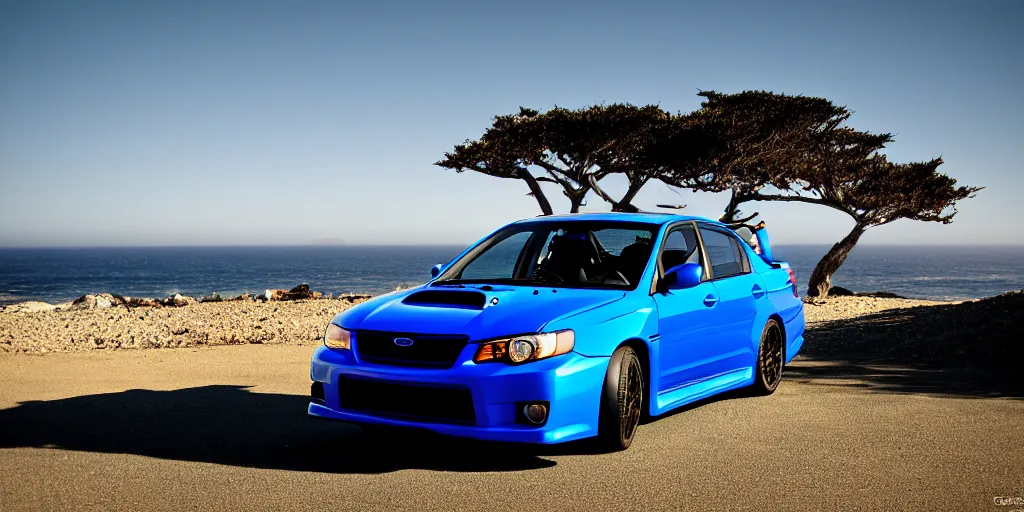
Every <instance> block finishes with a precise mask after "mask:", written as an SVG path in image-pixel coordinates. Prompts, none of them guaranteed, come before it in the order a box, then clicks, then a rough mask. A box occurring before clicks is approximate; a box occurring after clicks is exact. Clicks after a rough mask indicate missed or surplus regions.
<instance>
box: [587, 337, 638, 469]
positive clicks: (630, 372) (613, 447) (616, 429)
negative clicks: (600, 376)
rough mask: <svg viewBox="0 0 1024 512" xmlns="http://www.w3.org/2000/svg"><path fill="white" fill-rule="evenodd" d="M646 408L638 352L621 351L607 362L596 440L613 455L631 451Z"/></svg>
mask: <svg viewBox="0 0 1024 512" xmlns="http://www.w3.org/2000/svg"><path fill="white" fill-rule="evenodd" d="M643 405H644V371H643V366H642V365H641V364H640V359H639V358H638V357H637V356H636V352H634V351H633V349H632V348H630V347H619V348H618V349H617V350H616V351H615V353H613V354H612V357H611V360H610V361H609V362H608V372H607V373H606V374H605V379H604V389H603V390H602V392H601V412H600V418H599V420H598V429H597V437H598V440H599V442H600V443H601V445H602V447H604V448H605V449H607V450H610V451H619V450H625V449H626V448H629V445H630V444H632V443H633V437H634V436H635V435H636V430H637V427H638V426H639V425H640V415H641V413H642V411H643Z"/></svg>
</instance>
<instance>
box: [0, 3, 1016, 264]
mask: <svg viewBox="0 0 1024 512" xmlns="http://www.w3.org/2000/svg"><path fill="white" fill-rule="evenodd" d="M895 4H896V3H895V2H847V3H842V4H832V5H825V3H824V2H804V3H799V2H791V3H777V4H772V5H768V3H766V2H700V3H684V2H654V3H645V2H623V3H619V4H612V3H594V2H589V3H585V2H578V3H564V4H557V5H556V4H555V3H553V2H535V3H534V2H505V3H504V5H486V3H482V2H479V3H468V2H467V3H463V4H458V3H423V2H372V5H371V3H366V5H351V4H348V3H343V2H255V1H245V2H217V1H208V2H207V1H204V2H200V1H185V2H156V1H149V2H131V1H125V2H104V1H71V2H48V1H21V2H12V1H8V0H4V1H2V2H0V246H43V245H179V244H189V245H192V244H201V245H208V244H214V245H225V244H226V245H231V244H308V243H317V242H322V241H341V242H345V243H350V244H423V243H437V244H450V243H454V244H465V243H469V242H471V241H473V240H475V239H476V238H478V237H480V236H483V235H484V234H486V233H488V232H489V231H491V230H492V229H494V228H496V227H498V226H500V225H501V224H504V223H506V222H508V221H512V220H515V219H520V218H524V217H531V216H534V215H536V214H537V213H538V210H537V207H536V204H535V202H534V201H533V199H532V198H530V197H528V196H526V195H525V194H526V187H525V185H524V184H522V183H521V182H519V181H511V180H498V179H495V178H490V177H486V176H479V175H474V174H470V173H466V174H456V173H454V172H452V171H448V170H444V169H441V168H438V167H435V166H433V165H432V163H433V162H435V161H437V160H438V159H440V158H441V156H442V154H443V152H444V151H446V150H448V149H450V148H451V147H452V146H453V145H454V144H456V143H459V142H462V141H463V140H465V139H467V138H476V137H477V136H479V135H480V134H481V133H482V131H483V130H484V129H485V128H486V127H487V126H488V125H489V124H490V121H491V118H492V117H493V116H494V115H497V114H504V113H509V112H514V111H516V110H517V109H518V107H519V106H520V105H524V106H530V107H534V108H538V109H542V110H543V109H547V108H550V107H552V106H555V105H559V106H565V107H582V106H587V105H591V104H595V103H602V102H605V103H611V102H629V103H633V104H648V103H654V104H659V105H661V106H662V107H663V108H665V109H667V110H670V111H691V110H694V109H696V108H697V107H698V106H699V98H698V97H697V96H696V92H697V91H698V90H699V89H715V90H719V91H723V92H738V91H741V90H744V89H764V90H772V91H776V92H785V93H791V94H805V95H813V96H824V97H827V98H829V99H831V100H833V101H835V102H836V103H839V104H843V105H846V106H848V107H849V108H851V109H852V110H854V111H855V114H854V116H853V118H852V120H851V125H852V126H854V127H856V128H859V129H865V130H872V131H887V132H893V133H894V134H895V135H896V142H895V143H894V144H892V145H891V146H890V148H889V149H888V151H887V154H888V155H889V157H890V158H891V159H893V160H897V161H908V160H923V159H928V158H932V157H935V156H940V155H941V156H942V157H943V159H944V160H945V161H946V163H945V165H943V166H942V168H941V169H942V171H943V172H945V173H947V174H949V175H951V176H953V177H955V178H957V179H958V180H959V181H960V182H962V183H965V184H971V185H980V186H985V187H987V188H986V189H985V190H983V191H982V192H981V193H980V194H979V195H978V197H977V198H975V199H971V200H967V201H964V202H963V203H962V204H961V205H960V207H959V211H960V213H959V215H958V216H957V218H956V221H955V222H954V223H953V224H952V225H948V226H944V225H937V224H930V223H921V222H911V221H898V222H895V223H893V224H891V225H887V226H883V227H880V228H877V229H874V230H871V231H869V232H868V234H867V235H865V237H864V238H863V239H862V243H866V244H959V243H1012V244H1020V243H1024V231H1022V230H1020V229H1007V227H1006V226H1007V222H1016V221H1018V219H1020V217H1021V215H1022V214H1024V201H1022V200H1021V199H1020V194H1021V192H1022V191H1024V172H1021V162H1024V144H1022V141H1024V127H1022V125H1021V123H1020V119H1022V117H1024V99H1022V98H1021V95H1020V91H1021V87H1022V83H1024V80H1022V79H1024V64H1022V63H1024V3H1021V2H1015V1H1012V0H1011V1H1005V2H985V1H973V2H966V1H965V2H921V3H910V2H900V4H901V5H895ZM606 185H607V187H608V188H609V189H611V190H618V187H619V185H620V184H618V183H615V182H614V180H611V181H609V182H608V183H607V184H606ZM549 197H551V198H552V199H553V200H554V201H555V202H556V208H561V209H563V210H564V209H565V208H566V207H567V204H566V203H565V202H564V201H560V200H559V199H560V196H559V195H558V193H557V191H556V190H553V189H552V190H550V192H549ZM725 201H726V198H725V197H723V196H716V195H710V194H698V195H695V194H693V193H691V192H685V191H684V192H676V191H673V190H670V189H668V188H667V187H666V186H664V185H662V184H652V185H649V186H648V187H647V188H645V189H644V190H643V191H642V192H641V194H640V196H639V197H638V200H637V204H639V205H640V206H641V207H644V206H646V207H649V208H651V209H654V205H655V204H657V203H664V202H671V203H680V202H683V203H687V204H688V205H689V206H688V208H687V209H686V212H687V213H690V214H696V215H707V216H712V217H717V216H718V215H719V214H720V212H721V209H722V207H723V206H724V204H725ZM606 208H607V207H606V206H605V205H604V204H602V202H601V201H600V200H599V199H597V198H593V199H591V200H590V202H589V206H588V207H587V209H591V210H600V209H606ZM752 210H757V211H760V212H761V213H762V217H763V218H764V219H765V220H767V222H768V223H769V226H770V228H771V230H772V233H773V240H775V241H776V242H777V243H832V242H835V241H836V240H838V239H839V238H841V236H842V234H844V232H845V230H847V229H848V228H849V227H850V226H852V221H851V220H849V219H848V218H846V217H844V216H843V215H842V214H840V213H837V212H833V211H830V210H828V209H827V208H821V207H815V206H812V205H798V204H784V205H771V204H769V205H763V204H762V205H756V206H753V207H751V206H748V207H747V209H746V211H752ZM1002 219H1005V220H1002Z"/></svg>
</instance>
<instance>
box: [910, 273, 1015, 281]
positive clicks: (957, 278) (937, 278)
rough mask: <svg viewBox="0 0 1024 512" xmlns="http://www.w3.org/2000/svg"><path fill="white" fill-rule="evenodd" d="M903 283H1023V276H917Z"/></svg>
mask: <svg viewBox="0 0 1024 512" xmlns="http://www.w3.org/2000/svg"><path fill="white" fill-rule="evenodd" d="M902 280H903V281H915V282H929V281H939V282H943V281H957V282H972V281H991V282H996V281H1014V280H1017V281H1020V282H1021V283H1024V276H1021V275H1019V274H989V275H981V276H918V277H906V278H903V279H902Z"/></svg>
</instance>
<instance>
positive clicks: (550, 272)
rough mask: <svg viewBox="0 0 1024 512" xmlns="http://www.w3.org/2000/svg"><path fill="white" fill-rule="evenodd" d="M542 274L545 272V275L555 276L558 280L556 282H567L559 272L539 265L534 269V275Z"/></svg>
mask: <svg viewBox="0 0 1024 512" xmlns="http://www.w3.org/2000/svg"><path fill="white" fill-rule="evenodd" d="M541 274H543V275H545V276H548V277H553V278H555V279H556V280H557V281H556V282H557V283H558V284H561V283H564V282H565V279H563V278H562V276H560V275H558V274H556V273H554V272H552V271H550V270H548V269H546V268H544V267H541V266H538V267H537V268H535V269H533V275H534V277H540V276H541Z"/></svg>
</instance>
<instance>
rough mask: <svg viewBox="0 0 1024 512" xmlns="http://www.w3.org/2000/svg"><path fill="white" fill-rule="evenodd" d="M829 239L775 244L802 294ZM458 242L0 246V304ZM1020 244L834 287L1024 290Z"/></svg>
mask: <svg viewBox="0 0 1024 512" xmlns="http://www.w3.org/2000/svg"><path fill="white" fill-rule="evenodd" d="M828 248H829V246H826V245H790V246H786V245H780V246H776V247H774V248H773V250H774V251H775V255H776V259H780V260H786V261H789V263H790V265H791V266H792V267H793V269H794V270H795V272H796V274H797V279H798V280H799V283H800V288H801V293H806V286H807V278H808V277H809V276H810V273H811V269H812V268H813V267H814V264H815V263H816V262H817V260H818V258H820V257H821V255H823V254H824V253H825V252H826V251H827V250H828ZM462 249H463V248H462V247H455V246H421V247H416V246H380V247H369V246H311V247H139V248H59V249H51V248H46V249H0V304H11V303H16V302H22V301H27V300H41V301H46V302H51V303H56V302H63V301H68V300H72V299H74V298H76V297H79V296H81V295H84V294H87V293H102V292H110V293H115V294H119V295H128V296H132V297H166V296H168V295H171V294H174V293H181V294H183V295H191V296H202V295H209V294H211V293H219V294H220V295H222V296H234V295H238V294H241V293H261V292H263V291H264V290H265V289H268V288H284V289H288V288H291V287H293V286H295V285H297V284H300V283H308V284H309V285H310V287H311V288H312V289H313V290H316V291H321V292H324V293H331V294H338V293H371V294H379V293H385V292H389V291H393V290H394V289H395V288H397V287H403V288H404V287H410V286H415V285H417V284H420V283H423V282H425V281H426V280H427V279H428V278H429V277H430V268H431V267H432V266H433V265H434V264H436V263H443V262H446V261H448V260H449V259H451V258H452V257H454V256H455V255H457V254H458V253H459V252H461V250H462ZM1022 253H1024V247H1019V246H1017V247H1015V246H948V247H944V246H928V247H922V246H871V245H863V246H858V247H856V248H855V249H854V251H853V253H852V254H851V255H850V258H849V259H848V260H847V262H846V263H845V264H844V265H843V267H842V268H841V269H840V270H839V272H838V273H837V274H836V275H835V276H834V277H833V284H834V285H838V286H843V287H846V288H849V289H851V290H854V291H879V290H884V291H890V292H894V293H897V294H900V295H904V296H907V297H913V298H923V299H934V300H959V299H969V298H979V297H988V296H992V295H997V294H999V293H1002V292H1006V291H1010V290H1017V289H1021V288H1024V257H1022Z"/></svg>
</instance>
